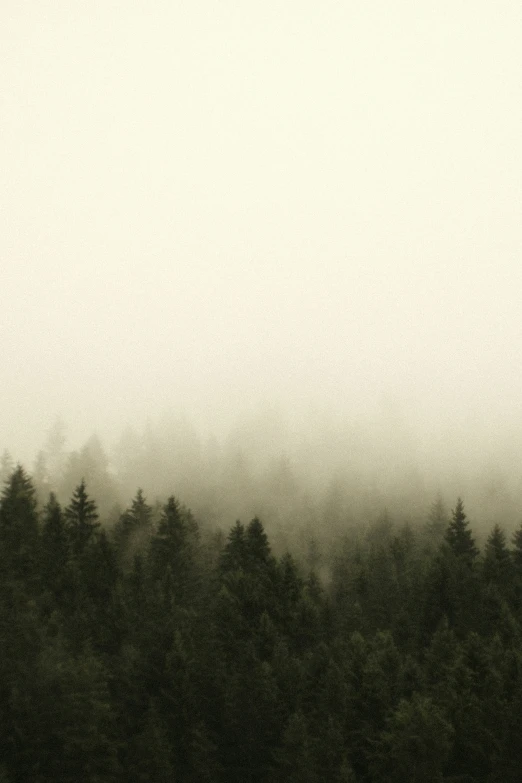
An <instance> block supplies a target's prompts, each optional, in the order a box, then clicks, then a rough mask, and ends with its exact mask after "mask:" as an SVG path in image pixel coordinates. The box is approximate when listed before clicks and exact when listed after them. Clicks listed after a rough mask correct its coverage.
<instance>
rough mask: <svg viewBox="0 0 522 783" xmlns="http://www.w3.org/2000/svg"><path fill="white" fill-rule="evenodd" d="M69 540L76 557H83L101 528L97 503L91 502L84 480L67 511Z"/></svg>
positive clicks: (75, 491) (75, 492)
mask: <svg viewBox="0 0 522 783" xmlns="http://www.w3.org/2000/svg"><path fill="white" fill-rule="evenodd" d="M65 519H66V524H67V531H68V534H69V539H70V541H71V544H72V548H73V552H74V554H75V555H81V554H82V553H83V551H84V550H85V547H86V546H87V545H88V544H89V543H90V541H91V540H92V538H93V536H94V532H95V531H96V529H97V528H99V527H100V523H99V522H98V511H97V506H96V501H94V500H91V499H90V498H89V495H88V494H87V490H86V488H85V481H84V480H83V479H82V480H81V482H80V484H79V485H78V486H77V487H76V489H75V490H74V493H73V496H72V498H71V502H70V503H69V505H68V506H67V508H66V509H65Z"/></svg>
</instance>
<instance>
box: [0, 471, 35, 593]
mask: <svg viewBox="0 0 522 783" xmlns="http://www.w3.org/2000/svg"><path fill="white" fill-rule="evenodd" d="M36 505H37V502H36V491H35V488H34V486H33V483H32V481H31V479H30V478H29V476H28V475H27V473H26V472H25V470H24V469H23V467H22V466H21V465H18V466H17V467H16V468H15V470H14V471H13V473H12V474H11V476H10V477H9V478H8V480H7V482H6V485H5V487H4V489H3V491H2V495H1V500H0V545H1V548H2V556H3V557H4V558H5V559H6V566H7V567H8V570H9V571H10V572H11V574H12V575H13V576H14V577H15V578H20V579H31V578H32V577H34V576H35V575H36V558H37V549H38V537H39V535H38V534H39V531H38V513H37V509H36Z"/></svg>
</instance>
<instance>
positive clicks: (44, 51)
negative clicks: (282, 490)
mask: <svg viewBox="0 0 522 783" xmlns="http://www.w3.org/2000/svg"><path fill="white" fill-rule="evenodd" d="M521 40H522V7H521V6H520V4H519V3H515V2H514V1H513V2H500V3H495V4H493V3H489V2H485V0H484V1H483V2H479V3H476V4H474V6H473V8H472V9H470V6H469V5H468V4H465V3H463V2H460V3H459V2H457V3H456V2H452V3H449V2H443V3H439V4H437V5H436V6H432V7H431V6H428V5H426V4H418V3H417V4H415V3H412V2H405V1H401V2H399V3H395V4H393V5H390V4H388V3H385V2H382V1H381V2H369V3H364V4H362V5H361V4H355V3H341V2H325V3H321V4H316V3H310V2H306V3H296V2H288V3H285V4H280V3H278V4H276V3H270V2H269V3H263V4H262V5H261V4H255V3H251V2H247V3H243V4H240V5H239V4H234V3H232V2H223V3H220V4H213V3H210V2H203V1H202V0H200V2H197V0H196V2H193V3H190V4H185V3H176V2H174V3H167V2H159V1H153V2H151V3H148V4H147V5H145V4H142V3H138V2H126V3H123V2H120V1H119V0H114V1H113V2H104V3H90V4H80V3H75V2H73V3H69V4H67V5H63V4H61V3H58V2H50V0H39V2H29V1H27V2H17V3H14V2H11V1H10V0H5V1H4V2H3V3H2V7H1V9H0V194H1V197H0V264H1V270H2V274H1V276H0V348H1V351H0V355H1V356H2V358H3V365H4V369H3V373H2V382H1V384H0V451H1V450H3V449H4V448H8V449H10V450H11V451H12V452H13V454H14V455H15V456H16V457H18V458H20V459H23V460H30V458H31V457H32V456H34V454H35V453H36V451H37V450H38V448H40V447H41V445H42V443H43V441H44V439H45V434H46V432H47V431H48V430H49V428H50V427H52V425H53V422H54V421H55V420H56V418H57V416H61V417H62V418H63V419H64V420H65V421H66V422H67V424H68V427H69V431H70V437H71V445H72V447H74V448H76V447H79V445H81V443H82V441H84V440H85V439H86V438H87V437H88V436H89V435H90V434H91V433H92V432H97V433H99V435H100V437H102V439H103V440H104V442H106V443H107V444H111V443H114V442H115V441H116V440H117V438H118V437H119V434H120V433H121V431H122V430H123V429H124V428H125V426H126V425H127V424H132V425H134V426H135V427H137V428H138V429H139V428H140V427H143V426H144V424H145V422H146V421H147V419H151V420H153V421H159V420H160V419H161V417H162V416H164V415H167V414H168V415H172V416H174V417H179V416H181V417H186V419H187V420H188V421H190V422H193V423H194V426H196V428H197V429H198V431H200V432H202V433H203V435H205V436H206V434H210V433H211V432H212V431H216V432H218V433H220V434H221V436H222V437H226V433H227V432H228V431H229V430H230V429H233V428H234V427H236V426H238V425H237V422H238V421H243V420H244V419H245V417H246V418H248V417H249V416H254V417H255V416H256V415H258V413H259V412H262V411H264V410H271V409H273V410H276V411H281V415H282V417H283V419H284V418H285V417H287V418H288V419H289V421H290V422H291V421H296V422H298V426H297V425H296V426H297V428H298V429H299V428H301V431H303V432H306V430H307V429H309V430H310V431H312V432H314V433H317V431H318V428H319V426H320V422H321V421H323V422H324V423H325V424H324V426H325V432H328V431H332V428H333V430H335V426H336V425H335V422H341V424H339V427H340V428H341V429H343V428H345V427H349V426H352V425H353V424H357V423H359V424H360V426H361V427H362V428H363V429H365V430H367V431H369V432H370V431H373V432H374V433H377V435H378V434H379V433H383V432H386V427H385V426H384V425H383V424H382V422H386V421H388V422H390V421H395V422H396V424H393V425H390V427H391V429H392V430H393V431H394V432H395V431H397V432H399V431H402V430H405V431H407V432H408V433H409V435H408V437H409V438H410V439H411V441H412V442H414V443H415V447H414V448H412V453H413V454H416V455H417V458H418V460H419V465H420V466H421V467H422V465H423V464H424V463H423V460H424V462H425V463H429V460H436V459H438V458H439V457H438V455H441V456H440V459H443V458H444V455H446V456H447V462H448V463H449V462H451V460H453V461H454V462H455V463H457V462H459V461H460V463H461V466H462V461H465V460H466V459H469V465H468V467H467V468H466V466H464V467H465V468H466V469H469V470H473V469H474V467H475V465H476V464H477V463H480V464H482V462H484V463H485V462H487V461H488V459H490V460H491V461H493V462H495V461H498V463H499V464H500V465H501V467H502V469H509V470H511V471H513V474H514V475H515V474H517V471H518V468H517V465H516V455H517V454H519V453H520V451H519V449H520V446H521V444H522V394H521V388H522V353H521V351H520V343H521V336H522V317H521V314H520V312H521V307H520V293H521V292H522V241H521V240H522V223H521V221H520V215H521V214H522V153H521V144H520V138H522V95H521V92H522V81H521V78H520V74H521V73H522V46H521ZM397 422H398V423H397ZM372 428H373V430H372ZM394 428H395V429H394ZM452 434H454V441H452ZM377 435H376V436H375V437H377ZM394 437H395V435H394ZM303 448H305V446H303ZM387 449H388V445H387V443H386V436H385V435H382V451H383V454H386V453H388V452H387ZM481 450H482V451H483V453H479V452H481ZM372 453H373V452H372ZM449 455H451V458H450V456H449ZM437 469H438V468H437ZM444 469H448V466H446V467H445V468H444Z"/></svg>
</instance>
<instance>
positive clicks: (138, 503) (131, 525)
mask: <svg viewBox="0 0 522 783" xmlns="http://www.w3.org/2000/svg"><path fill="white" fill-rule="evenodd" d="M151 522H152V508H151V507H150V506H149V504H148V503H147V501H146V499H145V496H144V494H143V490H141V489H138V491H137V493H136V496H135V497H134V499H133V501H132V504H131V507H130V508H129V509H127V511H125V512H124V513H123V514H122V515H121V516H120V518H119V520H118V522H117V523H116V525H115V528H114V541H115V545H116V548H117V550H118V552H119V555H120V558H121V559H122V560H123V561H124V563H125V565H127V566H130V565H131V564H132V557H133V556H134V554H135V551H136V549H140V548H141V547H142V546H143V545H144V544H145V538H146V537H147V536H148V535H149V534H150V528H151Z"/></svg>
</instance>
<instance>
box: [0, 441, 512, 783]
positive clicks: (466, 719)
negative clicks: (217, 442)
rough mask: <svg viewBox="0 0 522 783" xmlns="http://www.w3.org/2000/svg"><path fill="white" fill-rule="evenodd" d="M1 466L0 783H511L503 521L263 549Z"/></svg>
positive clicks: (362, 533)
mask: <svg viewBox="0 0 522 783" xmlns="http://www.w3.org/2000/svg"><path fill="white" fill-rule="evenodd" d="M2 469H3V471H4V473H5V475H4V486H3V490H2V495H1V503H0V580H1V589H0V667H1V676H0V747H1V749H2V752H1V754H0V781H2V783H22V781H24V782H25V781H28V780H31V781H35V783H43V782H44V781H57V780H59V781H61V782H63V783H66V782H67V781H70V783H73V781H74V782H75V783H78V782H79V781H89V782H91V781H92V782H93V783H94V782H95V781H96V782H97V783H103V782H104V781H125V782H126V783H127V781H128V782H129V783H138V782H140V783H145V782H150V783H159V782H161V781H183V782H186V783H204V782H205V781H207V782H208V783H258V781H259V782H261V781H263V782H266V783H277V781H281V782H283V781H285V783H286V782H290V783H319V781H326V782H331V783H347V782H348V781H351V782H359V783H377V782H378V781H392V782H393V781H397V783H399V782H400V783H404V782H407V781H412V782H413V781H419V783H420V782H421V781H422V782H423V783H429V782H430V781H454V783H456V782H457V781H461V783H464V782H467V783H472V782H473V781H477V783H478V781H484V782H486V781H487V783H492V782H493V781H506V782H508V783H509V782H510V781H517V783H518V781H519V780H520V769H521V768H522V750H521V746H520V742H519V730H520V720H521V718H522V645H521V640H522V602H521V598H522V527H521V528H519V529H518V530H517V531H516V532H515V533H514V535H513V536H512V537H511V536H509V535H506V533H505V532H504V530H503V528H502V526H500V525H495V526H494V527H493V529H492V530H491V531H490V532H489V534H488V536H487V538H486V540H485V542H484V544H483V546H481V547H479V546H478V544H477V542H476V538H475V534H474V530H473V526H472V524H470V522H469V520H468V518H467V514H466V510H465V508H464V504H463V502H462V501H461V500H460V499H457V500H456V501H455V504H454V509H453V511H451V512H449V513H448V512H446V509H445V507H444V503H443V502H442V500H441V499H440V498H439V499H437V500H436V501H435V502H434V503H433V504H432V506H431V508H430V509H429V510H428V513H427V514H426V515H425V518H424V519H422V518H419V519H418V520H417V522H416V523H411V522H404V521H401V520H398V519H395V518H394V517H392V515H390V514H389V513H386V512H384V513H382V514H381V515H379V516H378V517H377V518H376V519H375V521H374V522H373V523H371V524H367V525H360V526H357V525H353V524H350V525H347V526H346V528H345V529H343V527H342V525H341V526H337V527H336V528H335V531H336V532H335V535H332V537H331V541H330V544H328V545H327V544H326V543H325V542H323V543H322V544H320V543H317V540H316V539H314V538H313V537H312V538H310V537H309V534H308V533H307V534H306V537H307V540H306V541H305V542H303V544H302V546H301V547H299V548H297V550H296V551H295V552H292V551H290V552H288V551H286V552H285V551H281V552H278V553H277V554H276V553H275V550H274V548H273V546H272V544H271V541H270V539H269V536H268V535H267V532H266V530H265V527H264V525H263V523H262V521H261V520H260V519H259V518H258V517H254V518H252V519H251V520H250V521H245V522H240V521H237V522H236V523H235V524H232V525H230V526H229V529H228V530H226V531H222V530H220V529H219V528H217V527H216V526H215V525H213V524H211V523H209V522H208V521H206V520H204V519H201V520H200V519H197V518H196V517H195V515H194V514H193V513H192V512H191V511H190V510H189V509H188V508H187V507H186V506H184V505H183V504H182V502H181V501H180V500H179V499H178V497H177V496H175V495H170V496H168V497H167V498H166V500H165V502H156V501H154V502H151V503H149V502H148V499H147V497H146V495H145V494H144V492H143V491H142V490H138V491H137V492H136V494H135V496H134V499H133V500H132V503H130V505H129V507H128V508H126V509H121V510H120V511H119V512H118V513H116V511H115V509H114V508H113V509H112V511H111V513H107V514H102V513H101V512H100V506H99V505H98V501H97V498H96V497H95V495H94V494H92V495H91V494H90V487H89V485H88V484H86V482H85V480H81V481H80V482H79V483H78V484H77V485H76V486H75V487H74V488H73V490H72V492H71V495H70V497H69V498H68V499H67V500H66V501H65V502H60V500H59V499H58V497H57V495H56V494H55V492H54V491H50V492H48V493H47V496H46V497H44V494H43V490H42V479H41V477H40V479H39V480H37V479H38V477H31V476H30V475H29V474H28V473H27V472H26V470H25V469H24V468H23V467H22V466H21V465H17V466H13V465H10V464H9V458H8V456H5V457H4V460H3V463H2ZM106 505H107V504H106ZM304 535H305V534H304V533H303V536H304Z"/></svg>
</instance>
